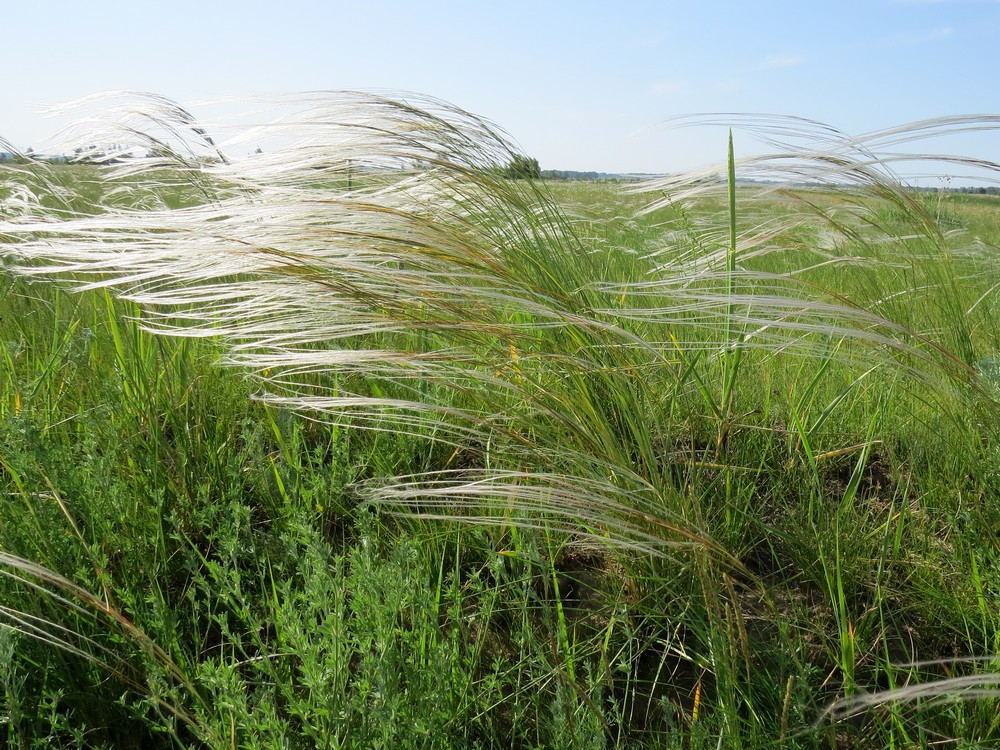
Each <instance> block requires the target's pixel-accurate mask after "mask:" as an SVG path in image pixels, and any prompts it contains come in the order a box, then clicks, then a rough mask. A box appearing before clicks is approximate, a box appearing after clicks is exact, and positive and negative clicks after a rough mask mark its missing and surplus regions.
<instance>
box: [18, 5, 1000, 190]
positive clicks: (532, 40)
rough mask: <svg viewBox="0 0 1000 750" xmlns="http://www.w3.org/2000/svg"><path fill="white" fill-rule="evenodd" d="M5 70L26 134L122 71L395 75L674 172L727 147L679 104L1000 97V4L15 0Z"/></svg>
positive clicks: (813, 111)
mask: <svg viewBox="0 0 1000 750" xmlns="http://www.w3.org/2000/svg"><path fill="white" fill-rule="evenodd" d="M0 70H3V71H4V75H3V77H2V79H0V80H2V83H0V86H2V93H0V136H2V137H5V138H7V139H8V140H9V141H11V142H13V143H14V144H15V145H16V146H18V147H19V148H26V147H27V146H29V145H36V144H38V143H41V142H43V138H44V136H46V135H48V134H51V133H52V132H53V131H54V130H56V129H57V127H58V123H56V122H52V121H49V120H46V119H45V118H43V117H41V116H40V115H39V114H38V105H40V104H48V103H58V102H63V101H67V100H70V99H74V98H77V97H80V96H83V95H86V94H90V93H94V92H98V91H104V90H109V89H121V88H124V89H138V90H145V91H152V92H156V93H159V94H163V95H165V96H169V97H172V98H174V99H177V100H179V101H181V102H182V103H185V104H190V103H191V102H195V101H198V100H202V99H206V98H211V97H217V96H230V95H253V94H269V93H292V92H297V91H304V90H315V89H337V88H378V89H394V90H400V89H402V90H409V91H417V92H421V93H425V94H431V95H434V96H437V97H440V98H443V99H447V100H449V101H451V102H453V103H455V104H458V105H460V106H461V107H463V108H465V109H467V110H470V111H473V112H475V113H477V114H481V115H484V116H486V117H488V118H490V119H491V120H493V121H494V122H496V123H498V124H499V125H501V126H503V127H504V128H505V129H506V130H507V131H508V132H509V133H511V134H512V135H513V136H514V138H515V139H516V140H517V142H518V143H519V144H520V145H521V146H522V147H523V149H524V150H525V151H526V152H527V153H528V154H530V155H532V156H534V157H536V158H537V159H538V160H539V161H540V163H541V166H542V168H543V169H545V168H551V169H579V170H597V171H608V172H625V171H641V172H664V171H675V170H678V169H685V168H691V167H694V166H698V165H702V164H706V163H709V162H715V161H718V160H720V159H722V158H724V155H725V154H724V151H725V133H724V131H721V130H712V129H709V130H708V131H699V132H695V131H689V130H685V131H669V130H667V129H666V128H664V127H660V126H658V123H661V122H662V121H663V120H665V119H666V118H668V117H671V116H674V115H681V114H687V113H694V112H770V113H780V114H792V115H799V116H803V117H809V118H815V119H819V120H822V121H825V122H828V123H829V124H831V125H835V126H837V127H839V128H842V129H844V130H846V131H848V132H850V133H852V134H859V133H862V132H865V131H870V130H874V129H877V128H882V127H886V126H890V125H897V124H901V123H904V122H909V121H912V120H916V119H922V118H928V117H936V116H940V115H946V114H964V113H979V112H1000V85H998V73H1000V2H996V1H995V0H864V1H860V2H857V1H855V0H838V1H830V2H826V1H820V2H812V1H810V0H795V1H786V0H754V1H753V2H719V1H715V0H701V1H699V0H684V1H683V2H674V1H673V0H662V1H661V2H629V1H628V0H617V1H615V0H604V1H603V2H583V1H580V0H577V2H546V1H545V0H534V1H533V2H522V1H521V0H503V1H501V0H491V1H490V2H478V1H477V0H466V1H465V2H441V1H435V0H422V1H420V2H395V1H388V0H361V1H359V0H352V2H339V1H338V0H329V1H327V2H319V1H318V0H317V1H314V2H311V1H305V0H282V1H280V2H279V1H273V2H256V1H255V0H244V1H243V2H216V1H215V0H198V1H197V2H195V1H192V0H173V1H171V2H152V1H143V0H130V1H129V2H113V1H111V0H87V1H86V2H84V1H82V0H72V1H67V2H63V1H62V0H37V1H36V2H31V3H29V2H27V1H26V0H2V5H0ZM194 111H195V113H196V114H197V113H198V109H197V107H195V108H194ZM984 143H985V142H984V141H982V140H979V141H975V142H974V143H973V142H970V144H972V148H973V149H974V150H976V151H977V155H981V156H987V157H989V156H992V157H993V158H998V157H1000V154H985V153H982V150H983V144H984ZM738 145H739V146H741V147H742V148H743V149H744V150H746V149H749V148H750V146H749V145H748V144H747V143H746V141H740V140H739V139H738ZM959 148H961V146H959ZM964 150H969V149H964Z"/></svg>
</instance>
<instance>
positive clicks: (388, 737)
mask: <svg viewBox="0 0 1000 750" xmlns="http://www.w3.org/2000/svg"><path fill="white" fill-rule="evenodd" d="M109 122H113V123H114V125H115V127H117V128H118V129H117V130H115V131H114V132H113V134H111V135H107V136H105V135H103V134H101V133H100V131H98V130H92V131H91V133H89V134H88V135H90V136H91V137H90V138H89V139H88V140H87V141H85V142H97V143H101V142H108V143H116V144H119V143H129V144H133V143H134V145H135V146H136V147H137V148H139V149H141V152H136V153H141V154H142V156H136V157H135V158H133V159H121V158H120V155H121V152H116V153H117V154H118V157H116V161H117V162H119V163H116V164H105V165H101V164H100V163H97V164H93V163H90V164H85V165H81V164H68V165H49V164H40V163H37V162H33V161H31V160H21V161H16V162H14V163H11V164H7V165H0V249H2V251H3V256H4V260H5V271H4V276H3V277H2V282H0V283H2V284H3V297H2V300H0V370H2V375H3V377H2V379H0V485H2V487H3V493H2V495H0V507H2V513H3V523H2V524H0V572H2V573H3V575H2V577H0V740H2V741H4V742H6V744H7V746H8V747H11V748H31V747H52V746H60V747H81V748H83V747H87V748H89V747H157V746H164V747H168V746H181V747H217V748H234V747H261V748H275V747H303V748H312V747H326V748H340V747H387V748H406V747H421V748H424V747H426V748H431V747H442V748H444V747H447V748H451V747H469V748H474V747H482V748H493V747H496V748H500V747H508V748H526V747H539V748H542V747H544V748H549V747H552V748H555V747H620V748H626V747H628V748H633V747H649V748H678V749H680V748H683V749H684V750H688V749H689V748H691V749H693V748H762V747H787V748H813V747H816V748H851V747H857V748H876V747H894V748H910V747H954V748H974V747H983V748H987V747H994V746H996V743H997V741H998V738H1000V708H998V706H1000V701H998V700H997V696H998V694H1000V664H998V658H1000V656H998V655H1000V531H998V530H1000V502H998V498H1000V442H998V441H1000V429H998V428H1000V420H998V415H1000V412H998V398H1000V320H998V315H997V307H998V305H997V300H998V295H1000V264H998V262H997V244H998V242H1000V203H998V202H997V201H998V199H997V198H995V197H993V196H979V195H952V194H947V193H945V192H940V193H917V192H913V191H910V190H907V189H904V188H903V187H902V186H901V185H900V184H899V183H898V182H897V181H896V180H895V178H894V177H893V175H892V173H891V171H890V167H891V166H892V165H893V163H894V162H893V161H892V160H891V159H885V158H881V159H880V158H879V157H878V156H877V154H878V153H879V150H880V149H881V148H883V147H893V146H894V145H898V144H899V143H900V142H903V141H906V140H907V139H911V138H914V137H917V136H923V135H928V134H934V133H936V132H941V131H949V130H951V131H957V130H962V129H988V128H989V127H992V124H991V123H990V122H989V121H986V120H983V119H961V118H955V119H951V120H942V121H938V122H935V123H924V124H922V125H918V126H913V127H911V128H909V129H900V130H895V131H887V132H885V133H881V134H875V135H874V136H872V137H871V138H869V139H867V140H860V139H849V138H846V137H841V136H840V135H839V134H837V133H835V132H834V131H831V130H829V129H821V128H819V127H818V126H813V125H812V124H810V123H804V122H801V121H781V122H777V121H767V120H747V121H743V122H742V123H738V124H742V125H744V126H747V127H751V128H756V129H757V131H758V132H759V133H762V134H763V135H764V137H770V138H771V139H772V140H773V141H774V146H775V153H776V154H779V153H780V154H781V156H780V157H779V156H771V157H762V158H759V159H751V160H746V161H742V162H739V163H737V162H735V161H734V160H733V158H732V147H731V145H730V160H729V164H728V165H724V166H723V167H722V168H721V170H707V171H705V172H704V173H702V174H698V175H687V176H684V177H671V178H663V179H659V180H654V181H651V182H649V183H646V184H643V185H640V186H635V185H627V186H617V185H611V184H606V183H601V184H597V183H574V182H560V183H552V184H548V183H545V182H543V181H538V180H532V179H511V177H512V175H511V172H510V170H509V169H506V168H505V167H506V165H510V164H517V163H519V162H518V161H517V160H516V159H517V158H521V159H523V158H524V157H521V156H519V154H518V152H517V151H516V149H514V148H513V147H512V146H511V145H510V144H509V142H508V141H507V140H506V139H505V138H504V137H503V135H502V134H499V133H498V132H497V131H496V129H495V128H493V127H491V126H490V125H489V124H488V123H485V122H482V121H481V120H478V119H477V118H475V117H473V116H471V115H468V114H467V113H464V112H461V111H459V110H456V109H454V108H451V107H448V106H447V105H444V104H442V103H440V102H436V101H432V100H417V99H411V100H409V102H404V101H393V100H388V99H383V98H379V97H371V96H364V95H356V94H344V95H339V96H329V97H322V98H321V97H315V98H312V99H310V100H306V101H304V102H302V106H301V108H300V109H297V110H295V112H294V113H293V114H291V115H288V116H286V117H285V118H283V119H281V120H276V121H274V122H272V123H270V124H269V125H267V126H264V127H262V128H261V129H259V130H256V131H250V132H249V133H247V134H245V135H244V136H242V138H243V140H240V141H237V142H234V144H228V145H227V144H221V143H219V142H217V141H216V140H212V139H211V138H209V133H207V132H206V130H204V129H202V128H201V127H200V126H197V125H196V124H195V123H194V122H193V120H192V119H191V118H190V116H189V115H187V113H186V112H184V111H183V110H181V109H179V108H177V107H175V106H174V105H171V104H169V103H167V102H164V101H162V100H145V101H142V102H140V103H139V107H138V109H136V110H132V109H121V110H117V111H116V112H114V113H113V114H112V116H111V119H110V120H109ZM98 125H99V123H91V126H92V128H97V127H98ZM265 137H267V138H273V137H277V141H276V142H277V143H278V145H277V146H276V147H275V148H274V149H273V150H267V149H265V150H264V151H263V152H262V153H253V154H250V155H248V156H246V157H239V158H237V157H236V156H234V155H233V154H236V153H247V152H248V151H250V150H251V148H250V147H248V146H246V144H255V143H256V141H255V139H257V138H265ZM737 137H739V135H738V134H737ZM102 139H103V140H102ZM796 144H798V145H796ZM241 149H242V150H241ZM725 153H726V143H725V141H724V139H723V140H720V155H721V156H725ZM146 154H148V155H146ZM90 161H98V162H99V161H100V160H99V159H97V160H94V159H91V160H90ZM956 161H959V166H961V167H963V168H976V169H979V170H981V172H982V174H983V175H985V176H987V177H988V176H989V175H991V174H993V173H995V171H996V170H998V169H1000V167H998V166H997V165H994V164H991V163H989V162H985V161H981V160H967V161H966V160H956V159H954V158H951V163H953V164H954V163H955V162H956ZM522 163H523V162H522ZM535 166H537V164H536V165H535ZM955 168H958V166H956V167H955ZM734 177H735V178H743V177H747V178H753V179H756V180H760V179H763V178H771V179H773V180H776V181H774V182H769V183H764V182H756V183H753V184H750V183H742V182H739V181H738V180H737V179H734Z"/></svg>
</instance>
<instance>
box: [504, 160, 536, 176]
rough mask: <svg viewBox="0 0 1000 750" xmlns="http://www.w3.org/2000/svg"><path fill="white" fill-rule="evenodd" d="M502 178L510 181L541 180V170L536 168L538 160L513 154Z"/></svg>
mask: <svg viewBox="0 0 1000 750" xmlns="http://www.w3.org/2000/svg"><path fill="white" fill-rule="evenodd" d="M504 176H505V177H509V178H510V179H512V180H537V179H540V178H541V176H542V170H541V167H539V166H538V159H532V158H531V157H530V156H524V155H523V154H515V155H514V158H513V159H511V160H510V163H509V164H508V165H507V167H506V168H505V169H504Z"/></svg>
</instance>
